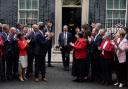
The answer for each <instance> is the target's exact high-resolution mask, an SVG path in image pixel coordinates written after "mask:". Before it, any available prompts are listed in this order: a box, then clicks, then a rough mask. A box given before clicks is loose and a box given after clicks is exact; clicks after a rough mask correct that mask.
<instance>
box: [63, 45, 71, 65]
mask: <svg viewBox="0 0 128 89" xmlns="http://www.w3.org/2000/svg"><path fill="white" fill-rule="evenodd" d="M61 54H62V61H63V66H64V67H69V62H70V49H69V47H66V46H65V47H62V49H61Z"/></svg>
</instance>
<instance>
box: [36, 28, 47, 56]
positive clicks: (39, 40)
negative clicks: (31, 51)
mask: <svg viewBox="0 0 128 89" xmlns="http://www.w3.org/2000/svg"><path fill="white" fill-rule="evenodd" d="M47 42H48V40H47V39H46V37H45V34H44V33H43V31H41V30H39V31H38V32H36V37H35V54H36V55H45V53H46V52H47Z"/></svg>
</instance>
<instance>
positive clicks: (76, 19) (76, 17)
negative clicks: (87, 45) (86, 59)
mask: <svg viewBox="0 0 128 89" xmlns="http://www.w3.org/2000/svg"><path fill="white" fill-rule="evenodd" d="M64 25H68V26H69V32H71V33H72V35H73V36H75V28H76V27H81V8H80V7H63V8H62V26H64Z"/></svg>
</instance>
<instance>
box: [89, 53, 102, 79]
mask: <svg viewBox="0 0 128 89" xmlns="http://www.w3.org/2000/svg"><path fill="white" fill-rule="evenodd" d="M91 78H92V80H101V59H100V57H99V55H98V54H93V57H92V59H91Z"/></svg>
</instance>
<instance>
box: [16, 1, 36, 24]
mask: <svg viewBox="0 0 128 89" xmlns="http://www.w3.org/2000/svg"><path fill="white" fill-rule="evenodd" d="M37 2H38V3H37V5H38V8H37V9H32V0H31V9H26V8H27V7H26V6H27V5H26V4H27V3H26V0H25V9H20V0H18V23H19V22H20V19H22V18H20V11H25V18H23V19H25V23H24V24H25V25H27V23H26V21H27V15H26V12H28V11H31V12H32V11H37V12H38V17H37V22H39V0H37ZM32 19H33V20H34V19H36V18H33V16H32Z"/></svg>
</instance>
